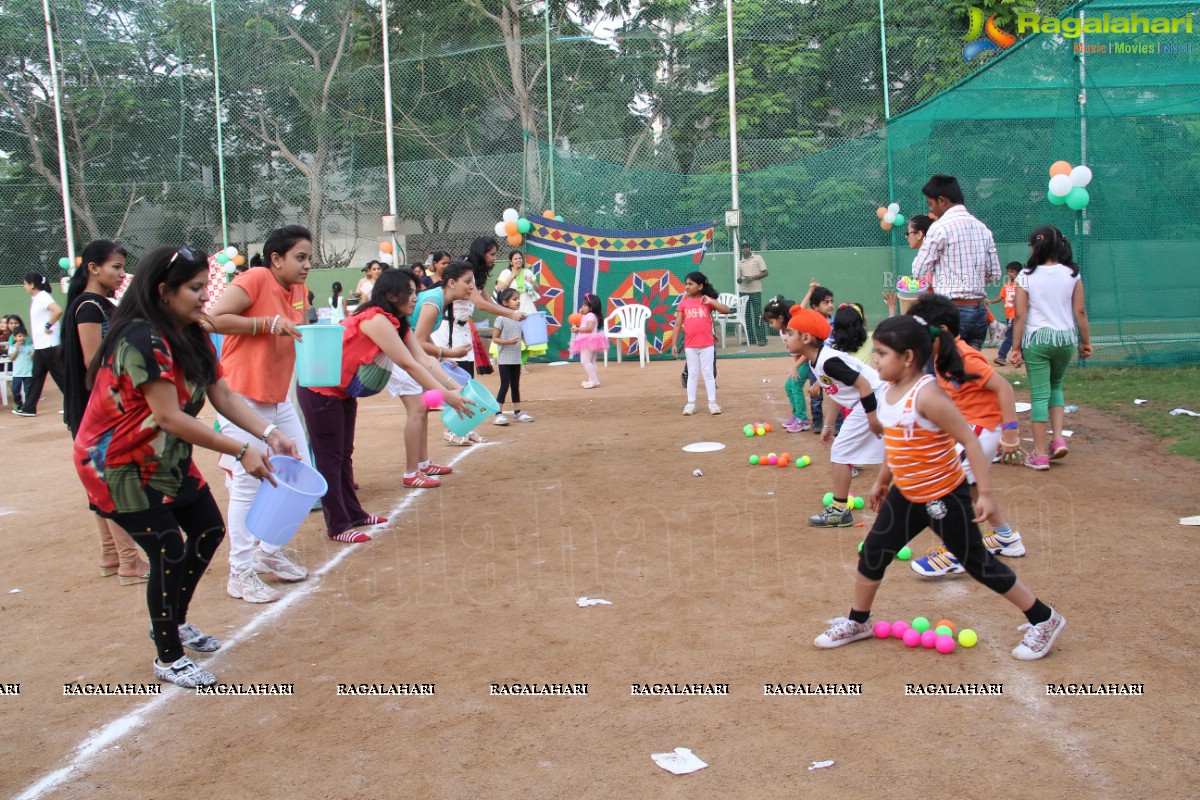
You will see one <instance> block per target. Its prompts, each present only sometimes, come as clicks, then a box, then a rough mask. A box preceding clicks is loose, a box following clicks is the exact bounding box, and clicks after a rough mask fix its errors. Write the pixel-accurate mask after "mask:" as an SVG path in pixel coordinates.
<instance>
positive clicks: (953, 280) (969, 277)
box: [912, 175, 1000, 350]
mask: <svg viewBox="0 0 1200 800" xmlns="http://www.w3.org/2000/svg"><path fill="white" fill-rule="evenodd" d="M921 194H923V195H925V202H926V204H928V206H929V215H930V216H931V217H933V218H934V223H933V225H931V226H930V227H929V232H928V233H926V234H925V241H924V243H922V244H921V250H920V251H919V252H918V253H917V257H916V259H914V260H913V265H912V275H913V277H914V278H916V279H917V280H920V279H922V278H928V279H930V280H931V282H932V284H933V290H934V291H935V292H937V293H938V294H942V295H945V296H946V297H949V298H950V299H951V300H953V301H954V304H955V305H956V306H958V318H959V325H960V330H961V337H962V340H963V341H964V342H966V343H967V344H969V345H971V347H974V348H975V349H976V350H982V349H983V343H984V340H985V339H987V330H988V324H987V289H986V287H987V285H988V284H990V283H996V282H997V281H999V280H1000V258H999V256H997V254H996V241H995V239H993V238H992V232H991V231H990V230H988V227H987V226H986V225H984V224H983V223H982V222H980V221H979V220H977V219H976V218H975V217H973V216H971V214H970V213H969V212H968V211H967V209H966V207H965V206H964V205H963V193H962V188H961V187H960V186H959V185H958V179H957V178H955V177H954V176H953V175H934V176H933V177H931V178H930V179H929V182H928V183H926V184H925V185H924V186H923V187H922V188H921Z"/></svg>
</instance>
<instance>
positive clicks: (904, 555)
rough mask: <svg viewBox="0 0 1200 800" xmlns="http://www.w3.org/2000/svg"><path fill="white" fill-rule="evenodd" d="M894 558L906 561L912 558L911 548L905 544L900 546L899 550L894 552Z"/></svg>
mask: <svg viewBox="0 0 1200 800" xmlns="http://www.w3.org/2000/svg"><path fill="white" fill-rule="evenodd" d="M896 558H898V559H900V560H901V561H908V560H909V559H910V558H912V550H911V549H910V548H909V547H907V546H905V547H901V548H900V552H899V553H896Z"/></svg>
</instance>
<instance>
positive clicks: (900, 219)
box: [892, 214, 904, 228]
mask: <svg viewBox="0 0 1200 800" xmlns="http://www.w3.org/2000/svg"><path fill="white" fill-rule="evenodd" d="M892 224H893V225H895V226H896V227H897V228H899V227H900V226H901V225H903V224H904V215H903V214H897V215H896V220H895V222H893V223H892Z"/></svg>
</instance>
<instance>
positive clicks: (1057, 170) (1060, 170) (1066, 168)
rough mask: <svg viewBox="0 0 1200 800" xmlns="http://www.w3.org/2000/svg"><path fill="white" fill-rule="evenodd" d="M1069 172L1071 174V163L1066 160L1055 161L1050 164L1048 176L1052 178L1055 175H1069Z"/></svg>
mask: <svg viewBox="0 0 1200 800" xmlns="http://www.w3.org/2000/svg"><path fill="white" fill-rule="evenodd" d="M1070 174H1071V164H1070V163H1069V162H1067V161H1055V162H1054V163H1053V164H1051V165H1050V177H1051V178H1053V177H1054V176H1055V175H1070Z"/></svg>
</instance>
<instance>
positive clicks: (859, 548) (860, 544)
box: [858, 542, 863, 553]
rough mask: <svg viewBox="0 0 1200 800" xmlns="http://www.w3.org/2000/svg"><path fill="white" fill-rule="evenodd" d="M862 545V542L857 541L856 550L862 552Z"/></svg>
mask: <svg viewBox="0 0 1200 800" xmlns="http://www.w3.org/2000/svg"><path fill="white" fill-rule="evenodd" d="M862 546H863V543H862V542H859V543H858V552H860V553H861V552H862Z"/></svg>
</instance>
